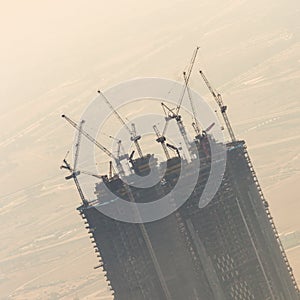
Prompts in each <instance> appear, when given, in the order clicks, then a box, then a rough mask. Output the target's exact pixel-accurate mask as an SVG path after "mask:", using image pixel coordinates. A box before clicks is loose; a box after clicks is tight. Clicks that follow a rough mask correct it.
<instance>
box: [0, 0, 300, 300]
mask: <svg viewBox="0 0 300 300" xmlns="http://www.w3.org/2000/svg"><path fill="white" fill-rule="evenodd" d="M25 2H26V3H25ZM16 7H18V9H16ZM299 14H300V8H299V2H298V1H296V0H288V1H283V0H277V1H271V0H265V1H259V0H253V1H244V0H213V1H208V0H205V1H201V2H200V1H194V0H192V1H180V0H173V1H170V0H166V1H158V0H155V1H151V2H146V1H136V0H126V1H120V0H118V1H115V2H113V3H111V4H108V3H106V1H96V0H92V1H89V2H88V3H87V2H85V1H82V0H80V1H77V2H75V3H74V2H72V1H69V0H63V1H60V2H59V4H58V2H53V1H50V0H45V1H34V0H31V1H23V2H21V3H19V2H18V1H16V0H13V1H10V2H9V3H6V4H5V5H4V7H3V9H1V12H0V15H1V18H0V20H1V21H0V23H1V25H2V26H0V32H1V37H2V44H3V47H2V49H1V50H0V53H1V57H0V61H1V66H2V67H1V70H0V78H1V81H2V86H3V89H2V91H1V106H2V109H1V113H0V125H1V128H2V130H1V133H0V136H1V139H0V154H1V156H0V157H1V160H0V169H1V171H2V172H1V173H0V187H1V189H0V239H1V247H0V299H3V300H4V299H16V300H17V299H20V300H21V299H22V300H24V299H42V300H44V299H102V300H109V299H112V296H111V293H110V291H109V289H108V287H107V284H106V282H105V277H104V276H103V274H102V272H101V270H99V269H96V270H95V269H94V266H96V265H97V257H96V255H95V253H94V250H93V247H92V244H91V242H90V240H89V236H88V233H87V231H86V229H85V226H84V223H83V221H82V219H81V218H80V216H79V214H78V212H77V211H76V207H78V206H79V205H80V198H79V196H78V193H77V191H76V188H75V186H74V184H73V183H72V182H71V181H66V180H64V177H65V176H66V173H65V172H63V171H62V170H60V168H59V167H60V165H61V162H62V159H63V158H64V156H65V153H66V152H67V151H68V150H70V149H71V147H72V143H73V138H74V131H73V129H72V128H71V127H70V126H68V125H67V124H66V123H65V122H64V121H62V120H61V117H60V115H61V114H62V113H67V114H69V115H70V116H72V117H73V118H74V119H75V120H78V119H79V118H80V115H81V113H82V111H83V109H84V108H85V107H86V106H87V105H88V103H89V102H90V100H91V99H92V98H93V97H95V93H96V91H97V89H98V88H100V87H101V88H103V89H105V88H108V87H110V86H112V85H114V84H116V83H118V82H120V81H122V80H128V79H130V78H136V77H143V76H155V77H164V78H170V79H174V80H181V77H182V76H181V75H182V71H184V70H186V68H187V66H188V63H189V60H190V57H191V54H192V51H193V49H194V48H195V47H196V46H197V45H199V46H200V47H201V48H200V52H199V56H198V58H197V61H196V64H195V70H199V69H200V68H201V69H203V70H205V71H206V73H207V74H208V76H209V78H210V80H211V82H213V84H214V86H215V87H216V88H217V90H218V91H220V92H221V93H222V95H223V98H224V101H225V102H226V104H227V105H228V107H229V110H228V114H229V117H230V119H231V121H232V126H233V128H234V130H235V133H236V135H237V136H238V138H240V139H245V140H246V143H247V146H248V149H249V152H250V155H251V159H252V161H253V164H254V167H255V170H256V172H257V175H258V178H259V181H260V183H261V185H262V188H263V191H264V194H265V197H266V198H267V200H268V201H269V203H270V208H271V212H272V214H273V216H274V219H275V223H276V225H277V227H278V230H279V232H280V233H287V232H291V231H300V218H299V215H300V197H299V187H298V184H299V181H300V157H299V153H300V143H299V141H300V134H299V132H300V122H299V119H300V68H299V66H300V55H299V53H300V37H299V34H300V27H299V26H300V22H299V20H300V18H299ZM196 73H197V72H195V74H194V75H193V76H192V78H191V86H192V88H194V89H195V90H197V91H198V92H199V93H200V94H201V95H203V97H205V99H207V101H208V102H209V103H211V104H212V103H213V102H212V99H211V96H210V95H209V93H208V91H207V89H206V88H205V86H204V84H203V82H201V78H200V76H199V75H197V74H196ZM212 105H213V104H212ZM104 142H105V141H104ZM146 146H147V145H143V147H146ZM287 254H288V258H289V260H290V263H291V265H292V267H293V270H294V273H295V276H296V279H297V282H298V284H299V285H300V246H296V247H293V248H291V249H288V250H287Z"/></svg>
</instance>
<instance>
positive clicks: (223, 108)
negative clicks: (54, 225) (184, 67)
mask: <svg viewBox="0 0 300 300" xmlns="http://www.w3.org/2000/svg"><path fill="white" fill-rule="evenodd" d="M199 73H200V75H201V76H202V78H203V80H204V82H205V84H206V85H207V87H208V89H209V91H210V92H211V94H212V95H213V97H214V99H215V101H216V102H217V104H218V106H219V108H220V111H221V114H222V116H223V119H224V122H225V125H226V127H227V130H228V133H229V136H230V139H231V141H232V142H236V137H235V135H234V132H233V129H232V127H231V124H230V122H229V119H228V116H227V113H226V110H227V106H226V105H224V103H223V99H222V96H221V94H219V93H217V92H216V91H215V90H214V89H213V88H212V86H211V84H210V83H209V81H208V79H207V78H206V76H205V75H204V73H203V71H201V70H200V71H199Z"/></svg>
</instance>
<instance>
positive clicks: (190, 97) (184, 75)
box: [183, 72, 201, 135]
mask: <svg viewBox="0 0 300 300" xmlns="http://www.w3.org/2000/svg"><path fill="white" fill-rule="evenodd" d="M183 78H184V82H185V86H186V88H187V94H188V97H189V100H190V104H191V108H192V113H193V119H194V121H193V123H192V125H193V128H194V129H195V132H196V134H197V135H199V134H200V133H201V130H200V125H199V122H198V118H197V112H196V109H195V106H194V102H193V99H192V96H191V93H190V88H189V86H188V78H187V75H186V73H185V72H183Z"/></svg>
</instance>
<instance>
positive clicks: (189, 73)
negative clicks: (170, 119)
mask: <svg viewBox="0 0 300 300" xmlns="http://www.w3.org/2000/svg"><path fill="white" fill-rule="evenodd" d="M199 49H200V47H197V48H196V49H195V50H194V53H193V56H192V59H191V62H190V65H189V67H188V71H187V72H186V80H185V85H184V88H183V91H182V94H181V97H180V99H179V102H178V104H177V108H176V114H177V115H178V114H179V111H180V108H181V104H182V101H183V98H184V95H185V92H186V89H187V88H188V83H189V81H190V77H191V74H192V71H193V68H194V64H195V61H196V58H197V55H198V51H199Z"/></svg>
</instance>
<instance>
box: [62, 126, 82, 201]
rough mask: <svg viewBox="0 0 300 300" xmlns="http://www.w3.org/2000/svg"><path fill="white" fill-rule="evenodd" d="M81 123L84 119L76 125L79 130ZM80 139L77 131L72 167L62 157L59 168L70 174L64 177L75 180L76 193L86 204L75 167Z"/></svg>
mask: <svg viewBox="0 0 300 300" xmlns="http://www.w3.org/2000/svg"><path fill="white" fill-rule="evenodd" d="M83 123H84V120H82V121H81V122H80V125H77V126H78V128H79V129H80V130H83V129H82V126H83ZM80 141H81V134H80V131H79V134H78V137H77V142H76V145H75V147H76V150H75V155H74V164H73V168H72V167H71V165H70V164H69V163H68V162H67V158H64V160H63V165H61V167H60V168H61V169H67V170H69V171H70V173H71V175H69V176H67V177H66V179H67V180H68V179H71V178H73V180H74V182H75V185H76V188H77V190H78V193H79V196H80V198H81V201H82V203H83V204H84V205H85V206H87V205H88V201H87V200H86V199H85V197H84V194H83V191H82V189H81V187H80V184H79V181H78V179H77V176H78V175H79V172H78V171H77V170H76V167H77V161H78V156H79V146H80Z"/></svg>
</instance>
